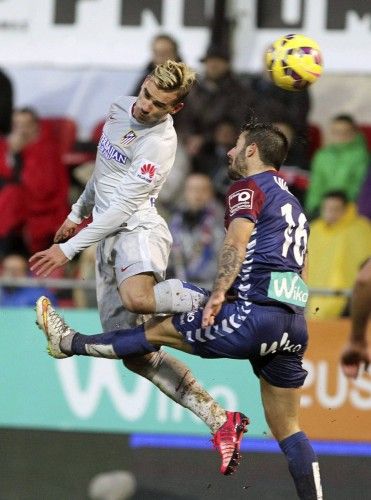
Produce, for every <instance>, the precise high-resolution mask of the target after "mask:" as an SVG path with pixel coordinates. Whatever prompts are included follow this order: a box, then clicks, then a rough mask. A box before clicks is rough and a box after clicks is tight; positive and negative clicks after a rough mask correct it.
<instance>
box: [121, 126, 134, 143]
mask: <svg viewBox="0 0 371 500" xmlns="http://www.w3.org/2000/svg"><path fill="white" fill-rule="evenodd" d="M136 138H137V136H136V134H135V132H134V130H129V132H127V133H126V134H125V135H124V137H123V138H122V139H121V141H120V142H121V144H122V145H123V146H127V145H128V144H130V143H131V142H132V141H133V140H134V139H136Z"/></svg>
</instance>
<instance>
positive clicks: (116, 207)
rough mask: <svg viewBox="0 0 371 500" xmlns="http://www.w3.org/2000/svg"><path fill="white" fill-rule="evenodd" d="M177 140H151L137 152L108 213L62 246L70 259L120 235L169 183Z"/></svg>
mask: <svg viewBox="0 0 371 500" xmlns="http://www.w3.org/2000/svg"><path fill="white" fill-rule="evenodd" d="M175 150H176V140H175V141H174V140H173V141H171V140H170V138H169V140H167V139H166V138H165V139H164V140H161V137H160V136H154V137H147V138H146V140H144V141H143V142H142V144H141V145H139V146H138V148H136V150H135V151H134V154H133V158H132V162H131V165H130V168H129V170H128V172H127V173H126V174H125V176H124V177H123V178H122V181H121V182H120V184H119V185H118V186H117V189H116V191H115V192H114V194H113V196H112V200H111V203H110V205H109V207H108V208H107V210H106V211H105V212H102V213H100V214H97V215H95V216H94V220H93V222H92V223H91V224H89V225H88V226H87V227H86V228H84V229H83V230H81V231H80V232H79V233H78V234H77V235H76V236H74V237H73V238H71V239H70V240H68V241H67V242H66V243H62V244H61V245H60V248H61V250H62V251H63V253H64V254H65V255H66V257H68V258H69V259H72V258H73V257H74V256H75V255H76V254H77V253H79V252H81V251H82V250H84V249H85V248H87V247H89V246H90V245H92V244H93V243H96V242H98V241H101V240H102V239H104V238H105V237H106V236H108V235H110V234H112V233H114V232H115V231H117V230H118V229H119V228H120V226H123V225H124V224H125V223H126V222H127V221H128V220H129V219H130V217H131V216H132V215H133V214H134V213H136V212H137V211H138V210H139V209H140V208H141V206H142V205H143V204H144V203H145V202H146V201H147V200H148V199H149V197H150V196H151V194H152V193H153V192H158V190H159V189H160V187H161V185H162V184H163V183H164V182H165V180H166V177H167V174H168V172H169V170H170V168H171V166H172V164H173V161H174V156H175Z"/></svg>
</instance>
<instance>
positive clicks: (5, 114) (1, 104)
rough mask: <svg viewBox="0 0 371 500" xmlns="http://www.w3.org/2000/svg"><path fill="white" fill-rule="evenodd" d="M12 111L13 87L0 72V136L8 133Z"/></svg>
mask: <svg viewBox="0 0 371 500" xmlns="http://www.w3.org/2000/svg"><path fill="white" fill-rule="evenodd" d="M12 110H13V85H12V82H11V81H10V79H9V77H8V76H7V75H6V74H5V73H4V72H3V71H1V70H0V136H1V135H7V134H9V132H10V128H11V121H12Z"/></svg>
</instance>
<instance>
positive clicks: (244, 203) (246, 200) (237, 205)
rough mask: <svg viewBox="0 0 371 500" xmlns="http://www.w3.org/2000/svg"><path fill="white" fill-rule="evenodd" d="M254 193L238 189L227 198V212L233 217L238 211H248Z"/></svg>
mask: <svg viewBox="0 0 371 500" xmlns="http://www.w3.org/2000/svg"><path fill="white" fill-rule="evenodd" d="M253 199H254V191H252V190H251V189H240V190H239V191H235V192H234V193H232V194H231V195H229V197H228V205H229V212H230V214H231V215H234V214H235V213H236V212H238V211H239V210H248V209H251V208H252V202H253Z"/></svg>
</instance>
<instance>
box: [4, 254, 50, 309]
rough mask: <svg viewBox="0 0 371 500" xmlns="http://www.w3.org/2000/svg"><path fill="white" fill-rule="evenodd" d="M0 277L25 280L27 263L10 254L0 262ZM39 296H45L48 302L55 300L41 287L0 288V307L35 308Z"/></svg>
mask: <svg viewBox="0 0 371 500" xmlns="http://www.w3.org/2000/svg"><path fill="white" fill-rule="evenodd" d="M1 276H2V277H3V278H9V279H14V278H27V277H28V276H29V275H28V262H27V259H26V258H25V257H24V256H23V255H20V254H11V255H8V256H7V257H5V258H4V260H3V262H2V270H1ZM40 295H46V296H47V297H49V299H50V300H56V299H55V297H54V295H53V294H52V293H51V292H50V291H49V290H47V289H46V288H43V287H38V286H34V287H32V288H31V287H15V286H3V287H0V307H27V306H30V307H35V304H36V300H37V299H38V298H39V297H40Z"/></svg>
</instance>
